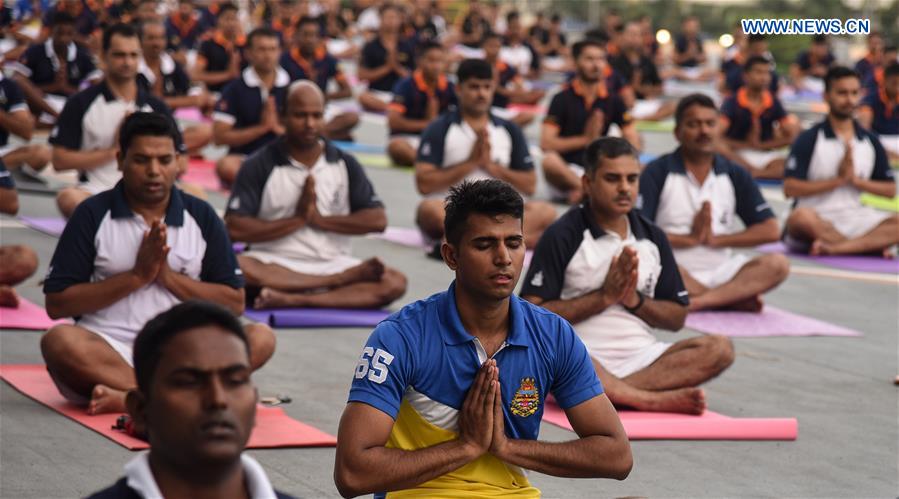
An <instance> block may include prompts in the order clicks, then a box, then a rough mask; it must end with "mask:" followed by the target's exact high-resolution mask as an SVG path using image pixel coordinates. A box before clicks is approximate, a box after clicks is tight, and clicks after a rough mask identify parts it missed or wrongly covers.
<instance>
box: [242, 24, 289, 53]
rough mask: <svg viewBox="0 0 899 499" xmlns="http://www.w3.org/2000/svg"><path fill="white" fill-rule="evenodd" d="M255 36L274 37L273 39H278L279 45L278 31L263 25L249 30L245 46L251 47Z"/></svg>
mask: <svg viewBox="0 0 899 499" xmlns="http://www.w3.org/2000/svg"><path fill="white" fill-rule="evenodd" d="M257 38H274V39H275V40H278V45H281V37H280V36H278V32H277V31H275V30H273V29H271V28H268V27H265V26H263V27H260V28H255V29H253V31H250V34H249V35H247V45H246V46H247V48H253V42H254V41H255V40H256V39H257Z"/></svg>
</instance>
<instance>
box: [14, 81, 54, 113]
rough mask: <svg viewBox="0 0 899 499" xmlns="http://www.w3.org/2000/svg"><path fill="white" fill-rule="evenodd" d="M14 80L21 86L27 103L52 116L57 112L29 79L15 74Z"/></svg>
mask: <svg viewBox="0 0 899 499" xmlns="http://www.w3.org/2000/svg"><path fill="white" fill-rule="evenodd" d="M15 80H16V83H18V84H19V87H21V88H22V93H23V94H25V101H26V102H28V105H30V106H31V107H32V108H37V109H38V110H39V111H41V112H43V113H47V114H51V115H53V116H56V115H57V114H59V113H58V112H57V111H56V110H55V109H53V107H51V106H50V104H48V103H47V101H46V100H44V92H43V91H41V89H39V88H38V87H36V86H34V84H33V83H31V80H29V79H28V78H24V77H21V76H16V78H15Z"/></svg>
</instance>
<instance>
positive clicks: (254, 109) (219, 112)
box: [212, 66, 290, 155]
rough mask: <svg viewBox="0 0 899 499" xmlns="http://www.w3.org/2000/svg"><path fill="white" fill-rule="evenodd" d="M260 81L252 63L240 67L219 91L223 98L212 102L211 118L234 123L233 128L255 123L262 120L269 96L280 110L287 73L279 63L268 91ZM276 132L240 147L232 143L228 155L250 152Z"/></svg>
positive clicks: (265, 142)
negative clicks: (236, 77)
mask: <svg viewBox="0 0 899 499" xmlns="http://www.w3.org/2000/svg"><path fill="white" fill-rule="evenodd" d="M261 84H262V82H261V81H260V80H259V75H257V74H256V70H254V69H253V67H252V66H250V67H248V68H246V69H244V70H243V73H242V74H241V77H240V78H238V79H236V80H234V81H232V82H231V83H229V84H228V85H227V86H226V87H225V89H224V90H223V91H222V97H221V98H220V99H219V101H218V102H217V103H216V105H215V112H214V113H213V115H212V119H213V120H214V121H222V122H225V123H228V124H230V125H233V126H234V128H235V129H239V128H248V127H251V126H255V125H258V124H259V123H260V120H261V119H262V109H263V106H264V105H265V102H266V101H267V100H268V96H269V95H273V96H274V97H275V107H276V108H277V109H281V106H282V105H283V103H284V99H285V98H286V97H287V86H288V85H290V76H288V74H287V71H285V70H284V69H283V68H281V67H280V66H279V67H278V68H277V69H276V74H275V84H274V86H273V87H272V89H271V90H268V89H263V88H261ZM275 137H276V135H275V134H274V133H273V132H268V133H266V134H265V135H263V136H261V137H257V138H256V139H255V140H253V141H252V142H248V143H246V144H244V145H242V146H231V148H230V149H228V153H229V154H244V155H247V154H252V153H253V152H255V151H257V150H258V149H259V148H261V147H262V146H264V145H265V144H267V143H269V142H271V140H272V139H274V138H275Z"/></svg>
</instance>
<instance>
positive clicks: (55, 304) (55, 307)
mask: <svg viewBox="0 0 899 499" xmlns="http://www.w3.org/2000/svg"><path fill="white" fill-rule="evenodd" d="M60 301H61V300H58V299H57V295H56V294H55V293H54V294H49V295H46V296H45V297H44V308H46V309H47V316H48V317H50V318H51V319H53V320H58V319H63V318H65V317H67V316H68V315H67V314H66V313H65V310H63V309H62V307H61V306H60V304H59V302H60Z"/></svg>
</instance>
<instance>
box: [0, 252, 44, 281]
mask: <svg viewBox="0 0 899 499" xmlns="http://www.w3.org/2000/svg"><path fill="white" fill-rule="evenodd" d="M3 266H4V267H6V268H5V269H4V272H3V274H4V275H5V276H8V280H9V281H11V282H9V283H5V284H14V283H20V282H22V281H24V280H25V279H28V277H30V276H31V274H34V272H35V271H36V270H37V266H38V258H37V253H35V252H34V250H33V249H31V248H30V247H28V246H25V245H22V244H18V245H15V246H12V247H9V248H6V249H5V251H4V262H3Z"/></svg>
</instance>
